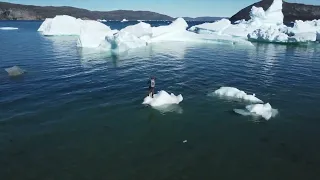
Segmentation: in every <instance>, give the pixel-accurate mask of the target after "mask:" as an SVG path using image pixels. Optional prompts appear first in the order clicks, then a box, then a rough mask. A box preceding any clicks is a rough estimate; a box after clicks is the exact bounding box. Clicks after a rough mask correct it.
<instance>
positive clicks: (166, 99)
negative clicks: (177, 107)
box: [142, 90, 183, 107]
mask: <svg viewBox="0 0 320 180" xmlns="http://www.w3.org/2000/svg"><path fill="white" fill-rule="evenodd" d="M181 101H183V97H182V95H181V94H180V95H178V96H175V95H174V94H173V93H171V94H169V93H167V92H166V91H163V90H162V91H160V92H158V93H157V94H154V96H153V98H152V97H150V96H147V97H146V98H144V101H143V103H142V104H146V105H150V106H152V107H161V106H167V105H172V104H179V103H180V102H181Z"/></svg>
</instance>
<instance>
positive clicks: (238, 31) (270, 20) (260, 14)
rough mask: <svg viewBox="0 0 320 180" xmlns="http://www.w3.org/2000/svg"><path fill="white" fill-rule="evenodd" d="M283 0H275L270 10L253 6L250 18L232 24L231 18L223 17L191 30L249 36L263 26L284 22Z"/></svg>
mask: <svg viewBox="0 0 320 180" xmlns="http://www.w3.org/2000/svg"><path fill="white" fill-rule="evenodd" d="M283 17H284V16H283V13H282V0H274V1H273V3H272V5H271V6H270V7H269V9H268V10H266V11H264V10H263V8H261V7H255V6H253V7H252V9H251V11H250V18H251V19H250V20H249V21H245V20H241V21H238V22H237V23H236V24H234V25H231V23H230V22H228V21H229V20H226V19H222V20H220V21H216V22H214V23H204V24H200V25H196V26H193V27H191V28H190V30H191V31H195V32H196V30H199V29H200V31H198V32H197V33H207V32H208V31H210V32H215V33H217V34H223V35H230V36H235V37H243V38H247V36H248V34H249V33H252V32H253V31H254V30H256V29H259V28H260V27H261V26H278V25H282V24H283Z"/></svg>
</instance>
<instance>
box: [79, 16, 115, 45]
mask: <svg viewBox="0 0 320 180" xmlns="http://www.w3.org/2000/svg"><path fill="white" fill-rule="evenodd" d="M116 32H117V31H111V29H110V27H109V26H106V25H105V24H103V23H100V22H97V21H91V20H86V21H83V22H81V27H80V35H79V38H78V41H77V45H78V46H79V47H89V48H96V47H99V46H101V45H102V44H105V37H106V36H113V34H114V33H116Z"/></svg>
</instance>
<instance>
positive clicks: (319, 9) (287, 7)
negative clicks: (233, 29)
mask: <svg viewBox="0 0 320 180" xmlns="http://www.w3.org/2000/svg"><path fill="white" fill-rule="evenodd" d="M272 2H273V0H262V1H259V2H257V3H254V4H252V5H250V6H248V7H246V8H244V9H242V10H240V11H239V12H238V13H236V14H235V15H233V16H232V17H231V18H230V20H231V21H233V22H234V21H237V20H241V19H245V20H249V19H250V17H249V14H250V10H251V8H252V6H256V7H262V8H263V9H264V10H267V9H268V8H269V7H270V5H271V4H272ZM282 12H283V14H284V22H285V23H289V22H292V21H295V20H314V19H320V6H314V5H305V4H298V3H288V2H285V1H283V10H282Z"/></svg>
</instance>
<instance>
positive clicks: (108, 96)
mask: <svg viewBox="0 0 320 180" xmlns="http://www.w3.org/2000/svg"><path fill="white" fill-rule="evenodd" d="M151 23H152V24H153V25H161V24H167V22H151ZM40 24H41V22H40V21H39V22H32V21H26V22H22V21H16V22H10V21H0V27H5V26H11V27H18V28H19V29H18V30H11V31H9V30H8V31H5V30H0V179H1V180H72V179H74V180H82V179H83V180H187V179H189V180H207V179H210V180H213V179H219V180H225V179H226V180H229V179H230V180H235V179H248V180H251V179H259V180H271V179H272V180H295V179H297V180H316V179H320V45H319V44H304V45H299V46H296V45H295V46H292V45H291V46H290V45H276V44H264V43H257V44H254V46H253V47H250V46H241V45H232V44H200V43H198V44H192V43H172V42H171V43H162V44H157V45H151V46H148V47H146V48H140V49H135V50H132V51H129V52H127V53H124V54H121V55H115V54H110V53H107V52H103V51H98V50H90V49H81V48H77V47H76V40H77V38H76V37H68V36H61V37H44V36H42V35H41V34H40V33H38V32H37V29H38V28H39V26H40ZM107 24H108V25H110V26H111V27H112V28H113V29H115V28H116V29H121V28H122V27H124V26H126V25H128V24H130V22H128V23H120V22H108V23H107ZM15 65H17V66H19V67H21V68H22V69H25V70H26V71H27V73H26V74H24V75H23V76H21V77H16V78H12V77H9V76H8V74H7V73H6V71H5V70H4V69H5V68H7V67H11V66H15ZM150 76H156V78H157V80H156V84H157V86H156V91H159V90H165V91H167V92H170V93H171V92H172V93H174V94H176V95H178V94H182V95H183V97H184V100H183V101H182V103H181V104H179V105H178V106H175V107H173V108H171V109H160V110H159V109H153V108H151V107H149V106H145V105H142V101H143V99H144V97H145V96H146V94H147V86H148V85H147V81H148V79H149V78H150ZM221 86H230V87H236V88H239V89H241V90H244V91H246V92H247V93H250V94H252V93H255V94H256V96H257V97H258V98H260V99H262V100H263V101H264V102H269V103H270V104H271V106H272V107H273V108H275V109H277V110H278V111H279V114H278V115H277V116H276V117H274V118H271V119H270V120H268V121H267V120H264V119H262V118H257V117H251V116H241V115H238V114H235V113H234V112H233V109H235V108H244V107H245V106H246V105H248V103H246V102H242V101H233V100H230V99H223V98H218V97H212V96H208V94H210V93H212V92H213V91H215V90H216V89H218V88H220V87H221ZM185 140H186V141H187V142H186V141H185ZM184 142H185V143H184Z"/></svg>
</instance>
